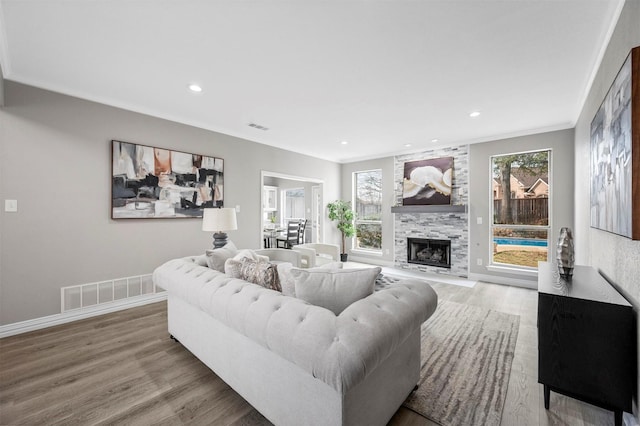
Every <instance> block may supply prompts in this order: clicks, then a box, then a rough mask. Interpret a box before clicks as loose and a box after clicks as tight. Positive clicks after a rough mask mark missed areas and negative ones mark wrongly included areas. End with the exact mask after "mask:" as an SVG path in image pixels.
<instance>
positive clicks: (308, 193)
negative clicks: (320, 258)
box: [260, 170, 324, 243]
mask: <svg viewBox="0 0 640 426" xmlns="http://www.w3.org/2000/svg"><path fill="white" fill-rule="evenodd" d="M260 179H261V182H260V184H261V187H262V191H261V194H262V200H261V206H262V215H261V223H260V229H261V232H262V233H263V234H264V232H265V229H270V228H271V229H272V228H273V224H276V227H282V226H286V218H287V216H288V215H290V214H291V213H290V212H289V210H290V209H287V207H288V204H287V203H288V202H289V203H291V201H292V200H291V199H289V198H292V197H288V195H287V194H289V195H291V194H294V193H295V194H297V195H302V196H303V200H304V201H302V200H297V202H296V203H295V215H296V216H300V217H297V219H307V220H308V223H307V231H306V232H305V238H304V241H305V242H307V243H311V242H313V243H319V242H323V241H324V229H323V226H322V215H323V212H324V209H323V208H322V206H323V201H322V188H323V185H324V181H322V180H321V179H315V178H308V177H302V176H293V175H287V174H283V173H277V172H269V171H265V170H263V171H262V172H261V178H260ZM274 192H275V193H276V194H277V195H276V200H275V205H276V206H277V208H276V209H275V210H274V209H273V205H274V203H273V201H272V200H271V199H269V198H268V197H272V194H273V193H274ZM263 240H264V238H263Z"/></svg>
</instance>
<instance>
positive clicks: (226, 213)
mask: <svg viewBox="0 0 640 426" xmlns="http://www.w3.org/2000/svg"><path fill="white" fill-rule="evenodd" d="M235 229H238V222H237V220H236V209H234V208H213V209H204V213H203V215H202V230H203V231H207V232H213V248H220V247H224V245H225V244H227V233H226V231H233V230H235Z"/></svg>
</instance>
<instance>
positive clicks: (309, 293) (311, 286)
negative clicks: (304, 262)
mask: <svg viewBox="0 0 640 426" xmlns="http://www.w3.org/2000/svg"><path fill="white" fill-rule="evenodd" d="M381 271H382V269H381V268H379V267H376V268H363V269H335V270H331V271H322V270H318V269H292V270H291V275H292V276H293V277H294V279H295V294H296V297H297V298H299V299H302V300H305V301H307V302H309V303H311V304H312V305H316V306H322V307H323V308H327V309H329V310H331V311H333V313H335V314H336V315H340V312H342V311H343V310H344V309H345V308H346V307H347V306H349V305H351V304H352V303H353V302H356V301H358V300H360V299H363V298H365V297H367V296H369V295H371V294H373V289H374V286H375V282H376V277H377V276H378V274H380V272H381Z"/></svg>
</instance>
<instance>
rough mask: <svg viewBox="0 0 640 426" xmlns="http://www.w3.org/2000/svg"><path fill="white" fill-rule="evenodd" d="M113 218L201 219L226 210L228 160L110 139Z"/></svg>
mask: <svg viewBox="0 0 640 426" xmlns="http://www.w3.org/2000/svg"><path fill="white" fill-rule="evenodd" d="M111 152H112V161H111V163H112V164H111V175H112V176H111V218H112V219H156V218H184V217H202V210H203V209H204V208H207V207H222V206H223V204H224V203H223V201H224V160H223V159H222V158H217V157H210V156H209V157H208V156H204V155H199V154H189V153H186V152H181V151H173V150H168V149H163V148H156V147H152V146H147V145H139V144H134V143H129V142H121V141H115V140H114V141H111Z"/></svg>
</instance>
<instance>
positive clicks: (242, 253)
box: [233, 249, 269, 262]
mask: <svg viewBox="0 0 640 426" xmlns="http://www.w3.org/2000/svg"><path fill="white" fill-rule="evenodd" d="M245 257H246V258H248V259H253V260H260V261H263V262H268V261H269V257H268V256H262V255H259V254H257V253H256V252H255V251H253V250H251V249H242V250H238V252H237V253H236V255H235V256H233V258H234V259H235V260H242V259H243V258H245Z"/></svg>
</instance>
